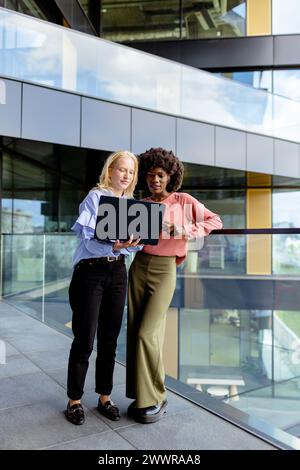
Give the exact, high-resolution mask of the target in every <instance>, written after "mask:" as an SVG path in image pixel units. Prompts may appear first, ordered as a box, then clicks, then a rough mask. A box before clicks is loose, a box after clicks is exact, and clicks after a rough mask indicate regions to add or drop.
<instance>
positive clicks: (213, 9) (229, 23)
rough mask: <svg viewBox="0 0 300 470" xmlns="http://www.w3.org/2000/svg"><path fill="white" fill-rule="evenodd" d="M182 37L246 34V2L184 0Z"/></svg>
mask: <svg viewBox="0 0 300 470" xmlns="http://www.w3.org/2000/svg"><path fill="white" fill-rule="evenodd" d="M182 4H183V20H184V23H183V26H182V37H183V38H186V39H202V38H203V39H204V38H211V37H220V38H221V37H236V36H245V32H246V21H245V18H246V2H245V1H242V0H235V1H231V2H223V1H221V0H220V1H219V0H217V1H213V0H211V1H207V2H194V1H192V0H183V2H182Z"/></svg>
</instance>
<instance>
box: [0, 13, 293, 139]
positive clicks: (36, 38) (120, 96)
mask: <svg viewBox="0 0 300 470" xmlns="http://www.w3.org/2000/svg"><path fill="white" fill-rule="evenodd" d="M50 44H51V47H49V45H50ZM33 57H34V60H33ZM128 64H130V65H131V66H130V67H128ZM141 70H147V74H146V73H140V71H141ZM0 74H1V75H4V76H7V77H11V78H16V79H17V80H24V81H31V82H34V83H41V84H43V85H44V84H46V85H47V86H49V87H55V88H60V89H63V90H68V91H75V92H76V93H79V94H83V95H88V96H94V97H98V98H101V99H105V100H108V101H115V102H118V103H120V104H127V105H130V106H138V107H141V108H146V109H149V110H152V111H158V112H163V113H168V114H176V115H178V116H182V117H187V118H191V119H194V120H199V121H204V122H210V123H213V124H219V125H222V126H226V127H231V128H233V129H242V130H246V131H250V132H256V133H259V134H263V135H269V136H272V137H278V138H282V139H287V140H291V141H295V142H299V141H300V118H299V116H300V103H299V102H298V101H293V100H290V99H286V98H283V97H280V96H278V95H272V94H271V93H267V92H265V91H262V90H256V89H254V88H251V87H244V86H242V85H241V84H239V83H237V82H234V81H230V80H224V79H222V78H220V77H217V76H214V75H213V74H210V73H207V72H204V71H202V70H198V69H195V68H192V67H187V66H184V65H181V64H179V63H176V62H172V61H168V60H166V59H162V58H159V57H157V56H154V55H150V54H145V53H144V52H141V51H137V50H135V49H132V48H125V47H123V46H122V45H119V44H115V43H112V42H109V41H103V40H100V39H99V38H94V37H92V36H90V35H87V34H85V35H82V34H79V33H77V32H76V31H72V30H70V29H67V28H58V27H57V26H55V25H51V24H50V23H46V22H43V21H37V20H36V19H34V18H30V17H28V16H26V15H19V14H17V13H15V12H11V11H9V10H3V9H0ZM283 109H284V111H285V112H283V111H282V110H283Z"/></svg>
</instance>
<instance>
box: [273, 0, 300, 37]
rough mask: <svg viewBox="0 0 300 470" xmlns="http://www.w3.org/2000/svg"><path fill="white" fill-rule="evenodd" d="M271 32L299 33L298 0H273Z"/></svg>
mask: <svg viewBox="0 0 300 470" xmlns="http://www.w3.org/2000/svg"><path fill="white" fill-rule="evenodd" d="M272 12H273V14H272V34H298V33H300V2H299V0H273V3H272Z"/></svg>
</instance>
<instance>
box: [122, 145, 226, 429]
mask: <svg viewBox="0 0 300 470" xmlns="http://www.w3.org/2000/svg"><path fill="white" fill-rule="evenodd" d="M183 170H184V168H183V164H182V163H181V162H180V161H179V159H178V158H177V157H176V156H175V155H174V154H173V152H172V151H167V150H164V149H162V148H151V149H150V150H148V151H146V152H145V153H143V154H141V155H140V157H139V183H140V184H141V185H142V187H143V188H145V189H148V191H149V192H150V194H151V195H150V197H148V198H146V199H145V200H146V201H147V200H148V201H152V202H159V203H163V204H164V205H165V206H166V207H165V212H164V216H163V231H162V233H161V235H160V239H159V242H158V244H157V245H145V246H144V249H143V251H140V252H138V253H137V254H136V255H135V258H134V261H133V263H132V265H131V267H130V270H129V287H128V322H127V361H126V362H127V367H126V395H127V397H128V398H132V399H134V400H135V401H134V402H132V403H131V405H130V406H129V408H128V415H129V416H130V417H132V418H134V419H135V420H136V421H137V422H140V423H153V422H155V421H158V420H159V419H160V418H161V417H162V416H163V415H164V414H165V413H166V408H167V399H166V389H165V385H164V378H165V372H164V366H163V361H162V350H163V342H164V332H165V323H166V314H167V310H168V308H169V305H170V303H171V300H172V297H173V294H174V290H175V286H176V265H178V264H180V263H182V262H183V261H184V259H185V257H186V254H187V244H188V240H190V239H194V238H197V239H200V238H203V237H204V236H206V235H208V234H209V233H210V232H211V230H215V229H220V228H222V222H221V219H220V217H219V216H218V215H217V214H214V213H213V212H211V211H210V210H208V209H207V208H206V207H205V206H204V205H203V204H201V203H200V202H199V201H197V200H196V199H195V198H193V197H192V196H190V195H189V194H187V193H180V192H177V191H178V190H179V188H180V187H181V184H182V179H183Z"/></svg>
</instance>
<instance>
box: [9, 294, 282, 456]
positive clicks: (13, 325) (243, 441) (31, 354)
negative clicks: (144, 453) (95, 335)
mask: <svg viewBox="0 0 300 470" xmlns="http://www.w3.org/2000/svg"><path fill="white" fill-rule="evenodd" d="M0 339H1V340H2V341H4V344H5V347H6V364H0V423H1V425H0V449H93V450H116V449H119V450H126V449H128V450H129V449H143V450H144V449H155V450H176V449H188V450H192V449H196V450H204V449H253V450H254V449H258V450H260V449H272V448H273V447H272V446H271V445H269V444H267V443H265V442H264V441H262V440H260V439H258V438H256V437H255V436H252V435H251V434H249V433H247V432H246V431H243V430H241V429H239V428H238V427H236V426H234V425H232V424H230V423H228V422H227V421H225V420H223V419H221V418H219V417H217V416H215V415H213V414H211V413H209V412H208V411H206V410H204V409H202V408H200V407H199V406H197V405H194V404H193V403H191V402H189V401H187V400H185V399H183V398H181V397H179V396H177V395H176V394H174V393H171V392H169V394H168V400H169V408H168V413H167V415H166V416H165V417H164V418H163V419H162V420H161V421H159V422H157V423H155V424H148V425H145V424H137V423H135V422H134V421H133V420H131V419H129V418H128V417H127V416H126V410H127V407H128V404H129V403H130V400H128V399H127V398H126V397H125V368H124V367H123V366H122V365H120V364H117V365H116V369H115V376H114V390H113V394H112V398H113V400H114V401H115V402H116V403H117V404H118V406H119V408H120V411H121V415H122V416H121V420H120V421H118V422H112V421H109V420H108V419H106V418H104V417H103V416H101V415H100V414H99V413H98V412H97V409H96V404H97V396H96V394H95V392H94V366H93V362H94V360H93V359H94V358H95V354H94V353H93V355H92V358H91V362H90V368H89V371H88V375H87V380H86V387H85V394H84V397H83V400H82V402H83V405H84V407H85V411H86V422H85V424H84V425H82V426H74V425H72V424H71V423H69V422H68V421H67V420H66V419H65V416H64V409H65V407H66V403H67V397H66V367H67V360H68V354H69V349H70V343H71V340H70V338H68V337H66V336H64V335H63V334H61V333H59V332H57V331H55V330H53V329H52V328H50V327H48V326H47V325H45V324H43V323H40V322H39V321H37V320H35V319H33V318H31V317H29V316H27V315H25V314H23V313H22V312H20V311H19V310H17V309H15V308H13V307H12V306H10V305H8V304H6V303H5V302H1V303H0ZM2 346H3V343H2Z"/></svg>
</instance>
